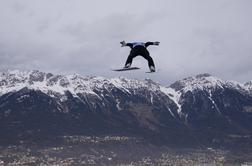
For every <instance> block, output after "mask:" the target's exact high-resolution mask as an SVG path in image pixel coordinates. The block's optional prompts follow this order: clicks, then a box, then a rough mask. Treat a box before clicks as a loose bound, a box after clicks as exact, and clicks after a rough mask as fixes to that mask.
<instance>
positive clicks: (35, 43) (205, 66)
mask: <svg viewBox="0 0 252 166" xmlns="http://www.w3.org/2000/svg"><path fill="white" fill-rule="evenodd" d="M251 9H252V1H251V0H155V1H153V0H125V1H122V0H104V1H103V0H92V1H88V0H0V68H1V69H6V68H11V69H13V68H15V69H17V68H18V69H38V70H42V71H46V72H47V71H49V72H54V73H68V74H72V73H79V74H82V75H98V76H105V77H118V76H124V77H129V78H138V79H144V78H151V79H153V80H155V81H158V82H160V83H162V84H169V83H171V82H173V81H175V80H177V79H181V78H183V77H186V76H191V75H196V74H199V73H206V72H207V73H210V74H212V75H214V76H217V77H220V78H222V79H228V80H237V81H240V82H246V81H248V80H252V63H251V62H252V21H251V16H252V10H251ZM122 40H125V41H126V42H131V41H160V42H161V43H160V46H158V47H157V46H150V47H149V51H150V53H151V56H152V57H153V59H154V61H155V64H156V68H157V72H156V73H154V74H146V73H145V72H146V71H148V70H149V69H148V66H147V62H146V61H145V59H143V58H141V57H137V58H135V60H134V62H133V65H132V66H138V67H141V68H142V69H141V70H138V71H133V72H113V71H111V69H113V68H121V67H122V66H123V65H124V63H125V60H126V58H127V56H128V54H129V51H130V49H129V48H125V47H123V48H122V47H120V44H119V42H120V41H122Z"/></svg>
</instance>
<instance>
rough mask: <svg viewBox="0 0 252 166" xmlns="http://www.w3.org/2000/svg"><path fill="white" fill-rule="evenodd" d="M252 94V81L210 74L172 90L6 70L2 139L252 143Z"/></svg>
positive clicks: (1, 88) (0, 91)
mask: <svg viewBox="0 0 252 166" xmlns="http://www.w3.org/2000/svg"><path fill="white" fill-rule="evenodd" d="M251 94H252V93H251V83H246V84H244V85H242V84H240V83H236V82H230V81H223V80H220V79H218V78H215V77H212V76H211V75H209V74H201V75H197V76H195V77H189V78H185V79H183V80H180V81H177V82H175V83H173V84H172V85H170V86H169V87H165V86H162V85H159V84H157V83H155V82H153V81H151V80H144V81H138V80H130V79H126V78H114V79H107V78H102V77H90V76H87V77H83V76H80V75H66V76H64V75H53V74H51V73H43V72H40V71H18V70H12V71H5V72H1V73H0V123H1V125H0V130H1V131H2V132H3V133H4V136H1V138H0V139H1V140H6V138H9V139H16V138H26V137H28V136H29V137H30V136H37V137H41V136H55V135H56V136H59V135H76V134H87V135H90V134H103V135H108V134H119V135H135V136H140V137H145V138H148V139H151V140H157V139H158V140H163V141H164V142H166V143H174V142H176V143H181V144H182V143H186V144H209V143H215V144H217V143H220V142H223V141H226V140H228V141H230V139H233V137H236V138H237V137H238V138H248V139H249V138H250V134H251V132H252V123H251V120H252V95H251ZM230 137H232V138H230Z"/></svg>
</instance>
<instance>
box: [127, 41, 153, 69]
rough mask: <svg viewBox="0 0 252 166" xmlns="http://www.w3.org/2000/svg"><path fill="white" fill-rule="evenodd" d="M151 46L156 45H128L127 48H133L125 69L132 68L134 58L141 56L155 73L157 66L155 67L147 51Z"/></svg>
mask: <svg viewBox="0 0 252 166" xmlns="http://www.w3.org/2000/svg"><path fill="white" fill-rule="evenodd" d="M150 45H154V42H146V43H142V42H136V43H127V44H126V46H129V47H130V48H131V51H130V54H129V56H128V58H127V61H126V63H125V68H128V67H130V66H131V63H132V60H133V58H135V57H136V56H138V55H140V56H142V57H144V58H145V59H146V60H147V61H148V65H149V68H150V70H151V71H155V65H154V62H153V59H152V58H151V57H150V53H149V51H148V50H147V47H148V46H150Z"/></svg>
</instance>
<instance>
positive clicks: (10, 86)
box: [0, 70, 252, 113]
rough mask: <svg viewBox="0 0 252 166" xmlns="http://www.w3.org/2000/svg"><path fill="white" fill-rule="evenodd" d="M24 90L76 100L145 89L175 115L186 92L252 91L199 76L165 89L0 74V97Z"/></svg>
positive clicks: (125, 82) (135, 83) (142, 83)
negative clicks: (158, 96) (174, 107)
mask: <svg viewBox="0 0 252 166" xmlns="http://www.w3.org/2000/svg"><path fill="white" fill-rule="evenodd" d="M24 87H27V88H29V89H35V90H40V91H42V92H44V93H46V94H48V95H50V96H52V97H56V96H55V93H56V94H60V95H63V96H64V94H65V92H66V91H69V92H71V93H72V95H74V96H77V94H78V93H82V94H83V93H87V94H93V95H97V96H98V94H96V91H97V90H98V91H99V90H100V91H103V90H104V89H106V90H108V91H110V90H111V88H113V87H116V88H119V89H121V90H122V91H124V92H125V93H129V94H130V93H135V91H136V90H138V89H141V88H145V89H148V90H149V91H152V92H154V93H155V92H158V93H160V92H161V93H163V94H165V95H166V96H168V97H169V98H170V99H171V100H173V101H174V103H176V105H177V107H178V113H180V112H181V104H180V97H181V95H182V94H183V93H185V92H187V91H193V90H195V89H199V90H208V91H211V90H212V89H213V88H224V87H229V88H235V89H238V90H241V91H249V90H250V91H252V82H250V83H247V84H246V85H242V84H240V83H237V82H234V81H223V80H221V79H219V78H216V77H213V76H211V75H209V74H200V75H197V76H195V77H188V78H185V79H183V80H180V81H177V82H175V83H174V84H172V85H170V86H169V87H164V86H161V85H159V84H158V83H155V82H153V81H151V80H148V79H146V80H145V81H139V80H133V79H126V78H112V79H107V78H103V77H94V76H80V75H77V74H74V75H53V74H51V73H44V72H40V71H34V70H33V71H20V70H8V71H6V72H0V96H1V95H3V94H5V93H8V92H12V91H18V90H20V89H22V88H24ZM210 97H211V92H210Z"/></svg>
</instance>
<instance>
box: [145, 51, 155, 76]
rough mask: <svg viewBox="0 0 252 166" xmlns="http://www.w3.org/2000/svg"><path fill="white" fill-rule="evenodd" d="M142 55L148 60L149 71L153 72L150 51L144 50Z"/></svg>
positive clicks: (153, 66) (153, 67)
mask: <svg viewBox="0 0 252 166" xmlns="http://www.w3.org/2000/svg"><path fill="white" fill-rule="evenodd" d="M142 56H143V57H144V58H145V59H146V60H147V61H148V65H149V68H150V71H151V72H155V65H154V61H153V59H152V58H151V56H150V53H149V52H148V51H147V50H146V51H145V52H144V53H143V54H142Z"/></svg>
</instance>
